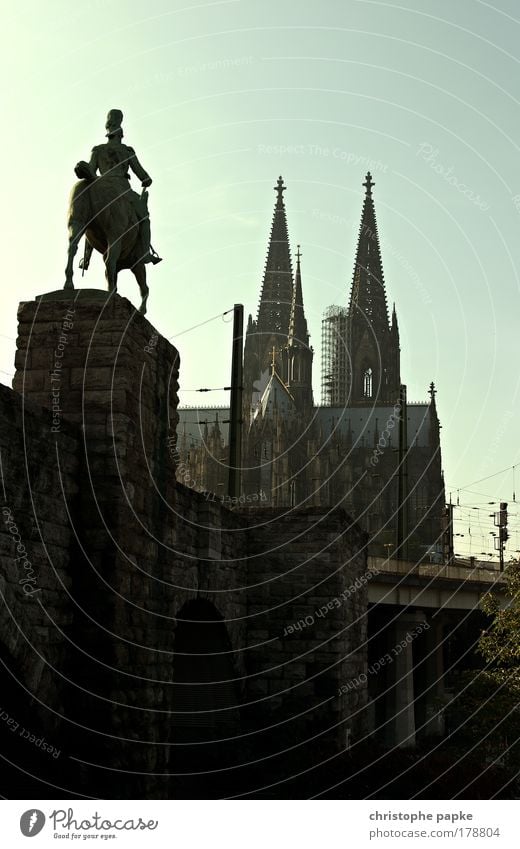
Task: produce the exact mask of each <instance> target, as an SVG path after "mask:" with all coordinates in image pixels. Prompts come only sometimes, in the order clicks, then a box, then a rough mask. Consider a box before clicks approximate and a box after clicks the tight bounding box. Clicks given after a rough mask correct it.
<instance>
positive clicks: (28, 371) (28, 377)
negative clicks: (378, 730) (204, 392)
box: [13, 290, 179, 769]
mask: <svg viewBox="0 0 520 849" xmlns="http://www.w3.org/2000/svg"><path fill="white" fill-rule="evenodd" d="M18 318H19V330H18V334H19V336H18V350H17V353H16V367H17V371H16V374H15V377H14V381H13V388H14V389H15V390H16V391H17V392H19V393H21V394H22V395H23V403H24V404H25V405H27V403H28V402H35V403H36V404H38V405H40V407H43V408H45V411H47V413H46V412H45V411H44V412H43V413H41V414H40V415H41V418H42V419H43V420H44V421H45V417H46V415H48V425H49V426H50V443H49V440H47V442H46V443H45V450H46V451H47V452H50V453H51V454H55V463H56V466H57V469H58V476H57V479H58V480H59V479H60V476H59V468H60V462H61V457H60V445H61V434H62V430H63V429H64V428H65V427H68V428H70V427H71V426H72V427H73V428H74V429H75V431H76V433H77V437H78V455H79V456H78V463H79V471H78V480H79V482H80V486H79V494H78V496H77V498H76V499H75V500H74V502H71V501H69V500H68V499H67V497H66V496H65V495H64V497H63V501H64V502H66V509H67V511H68V512H69V515H70V522H71V526H72V528H73V540H74V544H73V547H72V548H71V550H70V565H69V570H70V578H71V589H70V603H71V606H72V609H73V611H74V617H73V620H74V622H73V626H72V627H71V630H70V633H69V635H68V636H69V638H70V645H71V649H70V657H69V661H68V663H69V668H70V670H71V678H72V680H73V682H74V684H73V687H72V688H71V691H70V693H69V694H68V695H67V696H66V699H68V701H69V705H68V716H69V718H70V719H71V721H76V722H77V723H78V725H83V726H87V727H90V728H93V729H95V730H96V731H97V733H96V734H94V735H92V734H88V733H85V736H84V739H81V737H82V735H83V732H81V731H75V732H74V749H75V751H78V750H79V752H80V753H81V752H83V754H84V755H85V756H86V759H88V760H89V761H90V760H92V761H94V762H95V761H96V760H99V761H100V762H103V761H105V760H106V752H105V751H104V749H105V748H106V746H110V747H112V746H114V747H115V749H114V751H113V753H112V755H111V756H110V762H111V763H112V765H114V766H118V765H121V766H122V765H123V764H122V763H121V764H120V759H121V758H124V757H128V754H127V753H126V754H125V748H124V746H123V747H122V748H121V750H120V751H121V754H119V753H118V743H117V737H118V735H119V734H120V735H121V737H126V736H128V735H130V736H131V737H132V738H135V739H142V740H153V739H158V738H159V737H161V738H162V739H163V740H166V739H167V728H166V727H163V726H166V724H165V718H164V716H160V714H158V713H155V711H157V710H159V711H160V709H161V706H162V704H163V699H164V692H163V690H162V688H160V687H159V686H158V685H156V686H155V687H154V686H153V682H154V681H164V680H168V678H169V677H170V676H171V654H170V653H171V651H172V650H173V633H174V622H175V590H174V586H173V582H172V577H171V576H172V574H173V567H174V563H175V548H174V546H173V541H174V537H175V534H174V528H175V522H176V516H175V502H176V482H175V460H176V454H175V431H176V426H177V402H178V399H177V389H178V382H177V380H178V369H179V355H178V352H177V351H176V349H175V348H174V347H173V346H172V345H171V344H170V343H169V342H168V341H167V340H166V339H164V338H163V337H161V336H160V335H159V334H158V333H157V331H156V330H155V329H154V328H153V327H152V325H151V324H150V323H149V322H148V321H147V320H146V319H145V318H144V317H143V316H141V315H140V314H139V313H138V312H137V311H136V310H135V309H134V307H133V306H132V305H131V304H130V303H129V301H128V300H126V299H125V298H121V297H120V296H119V295H117V294H111V295H109V294H108V293H105V292H100V291H89V290H77V291H72V292H64V291H60V292H53V293H50V294H48V295H45V296H42V297H40V298H36V300H35V301H32V302H27V303H22V304H21V305H20V307H19V312H18ZM53 440H54V444H53ZM144 669H146V670H147V674H146V675H145V676H144V677H143V675H142V670H144ZM137 670H140V672H139V673H137V674H136V672H137ZM161 723H162V725H161ZM107 730H109V731H110V739H111V742H110V743H108V742H106V741H105V737H104V736H103V735H104V734H106V733H107ZM165 748H166V747H165V746H163V747H162V748H159V749H158V750H154V749H153V747H150V748H149V749H148V750H147V758H148V760H147V762H146V764H144V766H145V768H150V769H155V768H156V767H157V766H159V765H160V762H161V763H162V764H163V765H164V764H165V762H166V761H165V758H166V753H165ZM134 754H135V755H136V757H139V756H142V755H139V753H138V752H137V750H135V751H134V750H132V756H133V755H134ZM140 765H141V767H142V766H143V763H142V761H141V762H140Z"/></svg>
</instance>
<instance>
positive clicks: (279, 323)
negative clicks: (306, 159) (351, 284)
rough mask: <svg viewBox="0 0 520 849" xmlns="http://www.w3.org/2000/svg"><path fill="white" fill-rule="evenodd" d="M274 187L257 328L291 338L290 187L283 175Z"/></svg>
mask: <svg viewBox="0 0 520 849" xmlns="http://www.w3.org/2000/svg"><path fill="white" fill-rule="evenodd" d="M274 189H275V192H276V204H275V208H274V215H273V222H272V225H271V237H270V239H269V248H268V251H267V260H266V263H265V270H264V280H263V283H262V292H261V295H260V304H259V306H258V318H257V328H256V331H257V333H267V334H271V333H274V334H281V335H284V336H285V337H286V338H287V334H288V332H289V319H290V314H291V303H292V289H293V274H292V264H291V251H290V247H289V233H288V230H287V218H286V215H285V204H284V200H283V193H284V192H285V191H286V186H285V185H284V182H283V179H282V178H281V177H279V178H278V181H277V184H276V186H275V187H274Z"/></svg>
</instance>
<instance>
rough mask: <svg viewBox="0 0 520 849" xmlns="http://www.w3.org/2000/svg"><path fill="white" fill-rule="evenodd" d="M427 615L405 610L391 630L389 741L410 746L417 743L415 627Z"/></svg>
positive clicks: (404, 746) (393, 744)
mask: <svg viewBox="0 0 520 849" xmlns="http://www.w3.org/2000/svg"><path fill="white" fill-rule="evenodd" d="M423 621H424V615H423V614H422V613H421V612H419V611H417V613H406V614H403V615H401V616H399V617H398V618H397V619H396V620H395V622H394V624H393V627H392V629H391V631H390V634H391V652H392V654H393V655H394V661H393V663H392V665H391V667H390V668H389V670H390V674H391V675H393V686H392V688H391V690H390V692H389V693H388V696H389V698H388V708H389V710H388V719H389V722H388V725H387V742H388V743H389V744H390V745H391V746H399V747H401V748H407V747H410V746H414V745H415V693H414V680H413V648H412V644H413V640H414V629H415V628H416V627H417V624H418V623H419V622H423Z"/></svg>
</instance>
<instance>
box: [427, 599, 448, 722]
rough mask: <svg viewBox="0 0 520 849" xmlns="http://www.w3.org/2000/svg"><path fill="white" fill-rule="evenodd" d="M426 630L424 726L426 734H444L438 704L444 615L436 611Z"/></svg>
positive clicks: (441, 682)
mask: <svg viewBox="0 0 520 849" xmlns="http://www.w3.org/2000/svg"><path fill="white" fill-rule="evenodd" d="M429 625H430V628H429V630H428V631H427V632H426V653H427V657H426V661H425V667H426V727H425V729H424V730H425V734H426V735H428V736H441V735H442V734H444V718H443V716H442V714H441V713H440V705H441V703H442V697H443V696H444V656H443V638H444V617H443V615H442V613H439V612H438V613H437V614H436V615H435V616H434V617H432V618H431V619H430V620H429Z"/></svg>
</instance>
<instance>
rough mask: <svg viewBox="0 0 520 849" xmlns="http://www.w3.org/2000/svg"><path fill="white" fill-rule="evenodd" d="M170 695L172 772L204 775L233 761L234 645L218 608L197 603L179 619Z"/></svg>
mask: <svg viewBox="0 0 520 849" xmlns="http://www.w3.org/2000/svg"><path fill="white" fill-rule="evenodd" d="M176 618H177V625H176V629H175V642H174V656H173V684H172V691H171V710H172V714H171V737H170V739H171V742H172V743H173V745H172V747H171V752H170V764H171V767H172V771H173V772H178V771H179V772H194V771H197V772H202V773H204V772H206V771H212V770H215V769H220V768H224V769H225V767H226V766H228V765H230V763H232V762H234V761H235V759H236V755H237V746H236V742H235V740H234V738H236V737H237V736H238V735H239V733H240V715H239V696H238V692H239V690H238V687H237V686H236V681H235V680H234V679H236V677H237V673H236V667H235V663H234V652H233V649H232V646H231V641H230V639H229V635H228V632H227V629H226V626H225V624H224V622H223V620H222V616H221V615H220V614H219V613H218V611H217V610H216V608H215V607H214V605H212V604H211V603H210V602H208V601H205V600H202V599H197V600H194V601H190V602H187V603H186V604H185V605H184V606H183V607H182V608H181V610H180V611H179V613H178V615H177V617H176Z"/></svg>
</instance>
